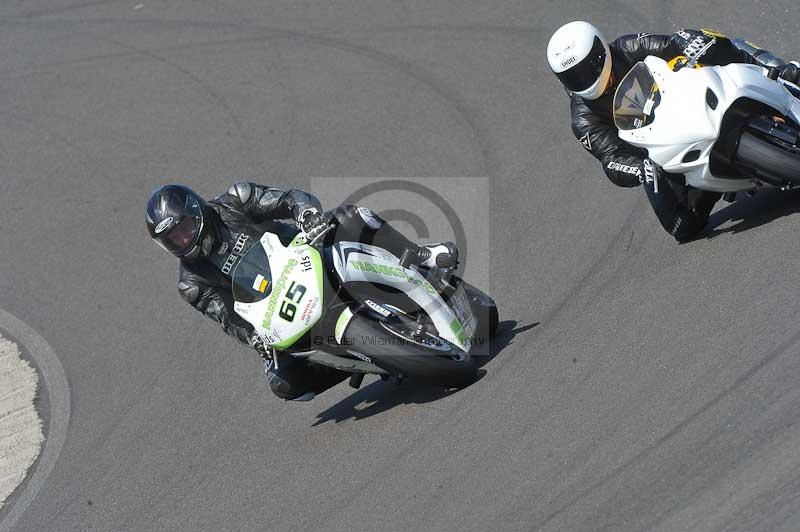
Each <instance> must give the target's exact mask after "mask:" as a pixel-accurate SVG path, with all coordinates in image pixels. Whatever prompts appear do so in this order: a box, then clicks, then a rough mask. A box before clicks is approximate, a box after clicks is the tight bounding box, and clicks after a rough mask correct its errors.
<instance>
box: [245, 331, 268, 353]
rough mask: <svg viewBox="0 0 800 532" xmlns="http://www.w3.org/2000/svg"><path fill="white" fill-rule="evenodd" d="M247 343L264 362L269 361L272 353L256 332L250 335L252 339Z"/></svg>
mask: <svg viewBox="0 0 800 532" xmlns="http://www.w3.org/2000/svg"><path fill="white" fill-rule="evenodd" d="M247 343H248V344H250V347H252V348H253V349H255V350H256V351H257V352H258V354H259V355H261V358H263V359H264V360H268V359H270V358H271V356H272V354H271V353H270V349H269V347H268V346H267V345H266V344H265V343H264V340H262V339H261V337H260V336H259V335H258V334H256V333H255V332H254V333H253V334H251V335H250V338H249V339H248V340H247Z"/></svg>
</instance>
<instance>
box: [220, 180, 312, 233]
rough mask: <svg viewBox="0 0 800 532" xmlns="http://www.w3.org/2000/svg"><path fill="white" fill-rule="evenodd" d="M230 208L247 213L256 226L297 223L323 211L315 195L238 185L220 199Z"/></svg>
mask: <svg viewBox="0 0 800 532" xmlns="http://www.w3.org/2000/svg"><path fill="white" fill-rule="evenodd" d="M217 201H218V202H222V203H227V204H228V206H230V207H232V208H234V209H237V210H240V211H242V212H244V214H246V215H247V216H248V217H249V218H251V219H252V220H253V222H255V223H259V222H263V221H265V220H293V221H295V222H297V221H298V219H299V218H300V215H301V214H302V213H303V212H304V211H306V210H308V209H317V210H320V211H321V210H322V206H321V204H320V202H319V200H318V199H317V198H316V197H315V196H314V195H312V194H309V193H308V192H304V191H302V190H298V189H288V190H283V189H279V188H273V187H265V186H261V185H256V184H255V183H249V182H246V181H243V182H239V183H236V184H234V185H233V186H231V188H230V189H228V192H227V194H223V195H222V196H221V197H220V198H218V199H217Z"/></svg>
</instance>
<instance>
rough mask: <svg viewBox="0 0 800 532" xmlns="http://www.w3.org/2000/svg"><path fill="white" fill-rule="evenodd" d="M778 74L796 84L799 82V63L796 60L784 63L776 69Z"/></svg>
mask: <svg viewBox="0 0 800 532" xmlns="http://www.w3.org/2000/svg"><path fill="white" fill-rule="evenodd" d="M778 70H779V71H780V74H778V77H779V78H781V79H785V80H786V81H788V82H790V83H794V84H795V85H797V84H798V83H800V63H798V62H797V61H792V62H791V63H786V64H785V65H783V66H782V67H779V69H778Z"/></svg>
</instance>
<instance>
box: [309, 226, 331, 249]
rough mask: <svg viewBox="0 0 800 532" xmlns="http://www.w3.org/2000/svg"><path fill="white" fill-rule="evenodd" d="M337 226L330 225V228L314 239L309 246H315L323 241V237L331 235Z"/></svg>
mask: <svg viewBox="0 0 800 532" xmlns="http://www.w3.org/2000/svg"><path fill="white" fill-rule="evenodd" d="M335 227H336V226H335V225H334V224H333V223H329V224H328V227H326V228H325V229H324V230H323V231H322V232H321V233H320V234H318V235H317V236H315V237H314V239H313V240H312V241H311V242H309V243H308V245H309V246H314V245H315V244H316V243H317V242H320V241H321V240H322V237H324V236H325V235H327V234H328V233H330V232H331V231H332V230H333V229H334V228H335Z"/></svg>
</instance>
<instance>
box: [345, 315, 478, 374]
mask: <svg viewBox="0 0 800 532" xmlns="http://www.w3.org/2000/svg"><path fill="white" fill-rule="evenodd" d="M344 336H345V338H347V344H348V345H349V347H348V350H352V351H355V352H357V353H359V354H361V355H365V356H366V357H368V358H369V359H370V361H371V362H372V363H373V364H375V365H376V366H379V367H381V368H383V369H385V370H386V371H388V372H389V373H391V374H393V375H396V376H402V377H412V378H416V379H419V380H422V381H425V382H428V383H430V384H435V385H438V386H445V387H452V388H462V387H464V386H467V385H469V384H471V383H472V382H474V381H475V378H476V375H477V372H478V364H477V362H476V360H475V359H474V358H473V357H472V356H470V355H469V354H467V353H465V352H464V351H462V350H461V349H459V348H458V347H456V346H454V345H453V344H450V343H449V342H444V341H441V342H440V343H437V344H436V345H435V346H430V347H429V346H426V345H423V344H420V343H417V342H414V341H412V340H409V339H408V338H404V337H403V336H402V335H400V334H398V330H397V329H392V328H391V325H389V326H387V322H378V321H374V320H371V319H369V318H367V317H364V316H360V315H358V314H356V315H355V316H353V318H352V319H351V320H350V323H348V324H347V328H346V329H345V331H344ZM359 358H361V357H359Z"/></svg>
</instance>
